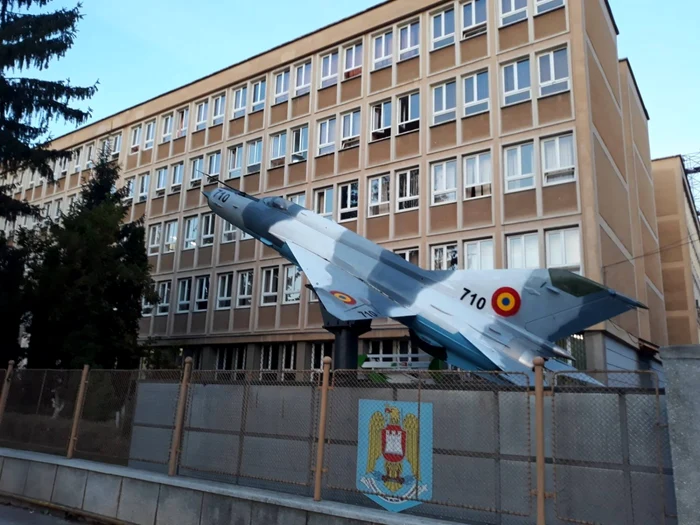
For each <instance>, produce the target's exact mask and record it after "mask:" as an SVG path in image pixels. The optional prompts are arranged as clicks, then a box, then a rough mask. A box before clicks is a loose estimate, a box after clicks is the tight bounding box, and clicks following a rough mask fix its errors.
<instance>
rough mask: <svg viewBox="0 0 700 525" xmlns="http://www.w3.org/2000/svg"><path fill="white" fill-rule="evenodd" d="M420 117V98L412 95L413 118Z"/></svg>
mask: <svg viewBox="0 0 700 525" xmlns="http://www.w3.org/2000/svg"><path fill="white" fill-rule="evenodd" d="M419 117H420V96H419V95H418V94H415V95H411V118H412V119H416V118H419Z"/></svg>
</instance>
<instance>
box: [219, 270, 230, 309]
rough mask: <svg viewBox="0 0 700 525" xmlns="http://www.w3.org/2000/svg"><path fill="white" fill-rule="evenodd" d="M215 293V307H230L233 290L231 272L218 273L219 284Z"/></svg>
mask: <svg viewBox="0 0 700 525" xmlns="http://www.w3.org/2000/svg"><path fill="white" fill-rule="evenodd" d="M217 290H218V291H217V293H216V309H217V310H226V309H227V308H231V294H232V292H233V274H232V273H223V274H221V275H219V285H218V287H217Z"/></svg>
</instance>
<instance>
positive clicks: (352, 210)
mask: <svg viewBox="0 0 700 525" xmlns="http://www.w3.org/2000/svg"><path fill="white" fill-rule="evenodd" d="M353 185H354V186H355V189H356V190H355V191H356V195H357V202H356V203H355V205H354V206H352V187H353ZM346 187H347V188H349V190H348V192H347V197H348V199H349V203H348V204H350V205H349V206H343V188H346ZM359 206H360V181H359V180H354V181H348V182H346V183H343V184H338V222H339V223H340V222H348V221H355V220H357V219H358V215H359ZM344 213H345V214H350V216H349V217H348V216H346V217H343V214H344Z"/></svg>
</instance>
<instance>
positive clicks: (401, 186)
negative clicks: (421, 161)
mask: <svg viewBox="0 0 700 525" xmlns="http://www.w3.org/2000/svg"><path fill="white" fill-rule="evenodd" d="M396 177H397V179H398V182H397V185H396V189H397V199H396V202H397V204H396V208H397V211H406V210H413V209H415V208H418V204H419V192H420V189H419V172H418V168H414V169H410V170H406V171H400V172H398V173H397V174H396Z"/></svg>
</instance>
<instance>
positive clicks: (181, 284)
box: [177, 278, 192, 314]
mask: <svg viewBox="0 0 700 525" xmlns="http://www.w3.org/2000/svg"><path fill="white" fill-rule="evenodd" d="M191 293H192V279H189V278H188V279H180V280H178V282H177V313H179V314H181V313H185V312H189V311H190V297H191Z"/></svg>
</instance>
